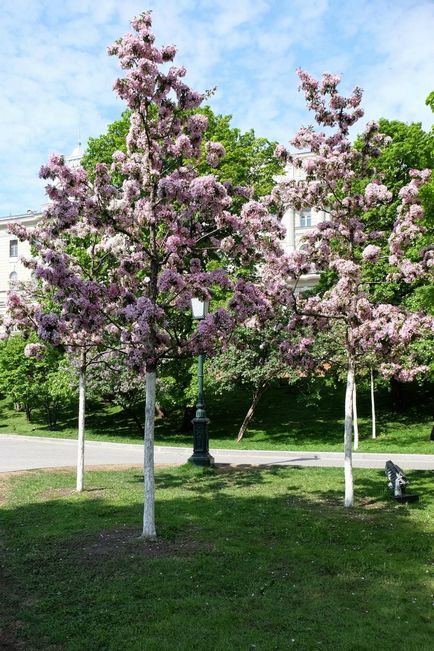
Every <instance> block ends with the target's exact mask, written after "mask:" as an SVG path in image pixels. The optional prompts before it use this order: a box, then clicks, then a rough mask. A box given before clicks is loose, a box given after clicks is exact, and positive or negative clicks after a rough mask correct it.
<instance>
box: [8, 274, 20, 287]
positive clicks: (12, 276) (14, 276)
mask: <svg viewBox="0 0 434 651" xmlns="http://www.w3.org/2000/svg"><path fill="white" fill-rule="evenodd" d="M17 280H18V274H17V272H16V271H12V272H11V273H10V274H9V285H11V286H12V285H15V283H16V282H17Z"/></svg>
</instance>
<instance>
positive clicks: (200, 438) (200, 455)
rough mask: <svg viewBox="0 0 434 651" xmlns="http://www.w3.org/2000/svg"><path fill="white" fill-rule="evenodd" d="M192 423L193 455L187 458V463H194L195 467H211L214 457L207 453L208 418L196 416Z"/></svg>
mask: <svg viewBox="0 0 434 651" xmlns="http://www.w3.org/2000/svg"><path fill="white" fill-rule="evenodd" d="M191 422H192V423H193V438H194V446H193V454H192V455H191V457H190V458H189V460H188V462H189V463H194V465H196V466H213V465H214V457H212V456H211V455H210V453H209V448H208V423H209V422H210V421H209V418H206V416H205V417H203V416H196V418H193V420H192V421H191Z"/></svg>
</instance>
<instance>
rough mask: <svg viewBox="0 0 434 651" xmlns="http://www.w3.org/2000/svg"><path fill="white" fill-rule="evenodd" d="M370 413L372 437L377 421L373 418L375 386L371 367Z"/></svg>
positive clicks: (375, 434)
mask: <svg viewBox="0 0 434 651" xmlns="http://www.w3.org/2000/svg"><path fill="white" fill-rule="evenodd" d="M371 414H372V438H373V439H376V438H377V421H376V418H375V387H374V371H373V370H372V368H371Z"/></svg>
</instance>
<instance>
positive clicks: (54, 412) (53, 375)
mask: <svg viewBox="0 0 434 651" xmlns="http://www.w3.org/2000/svg"><path fill="white" fill-rule="evenodd" d="M63 361H64V359H63V355H62V354H61V353H60V352H59V351H58V350H56V349H55V348H53V347H52V346H48V347H45V346H42V345H41V344H40V343H39V342H38V340H37V338H36V336H35V335H33V336H31V337H29V338H24V337H23V336H22V335H20V334H14V335H12V336H10V337H7V338H5V339H3V340H2V341H0V392H1V393H2V394H3V395H5V396H6V397H8V398H9V399H10V400H11V402H12V403H13V404H14V406H15V408H16V409H19V410H23V411H25V413H26V417H27V420H28V421H29V422H32V415H33V412H34V410H38V411H41V412H42V413H43V414H44V416H45V419H46V422H47V424H48V426H49V428H50V429H54V428H55V427H56V424H57V418H58V415H59V413H60V412H61V410H62V408H63V409H65V408H66V407H67V406H68V405H70V404H71V402H72V399H73V396H74V385H73V382H71V379H70V378H69V377H67V376H66V375H65V373H64V367H63Z"/></svg>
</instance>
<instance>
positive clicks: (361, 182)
mask: <svg viewBox="0 0 434 651" xmlns="http://www.w3.org/2000/svg"><path fill="white" fill-rule="evenodd" d="M298 74H299V78H300V82H301V89H302V90H303V91H304V94H305V98H306V102H307V106H308V108H309V109H310V110H312V111H313V112H314V114H315V119H316V122H317V124H318V125H319V126H320V127H322V128H323V129H324V130H323V131H320V130H315V129H314V128H313V127H302V128H301V129H300V130H299V131H298V133H297V134H296V136H295V137H294V139H293V140H292V141H291V144H292V145H293V146H294V147H295V148H296V149H298V150H304V151H305V152H306V150H307V151H308V152H310V155H304V156H300V155H299V154H297V153H293V154H292V153H289V152H288V151H287V150H286V149H285V148H284V147H282V146H279V147H278V148H277V151H276V154H277V155H278V156H279V157H280V158H281V160H283V161H286V162H290V163H291V164H292V165H294V166H295V167H298V168H301V169H302V170H303V171H304V176H305V180H303V181H300V182H291V181H289V180H288V181H283V182H282V183H280V184H279V185H278V186H277V187H276V188H275V190H274V192H273V196H272V199H273V200H274V201H275V202H281V203H283V204H284V205H285V206H291V207H292V208H295V209H297V210H300V209H303V208H313V209H316V210H320V211H324V212H325V213H326V215H327V217H326V220H325V221H324V222H322V223H320V224H318V226H317V227H315V228H313V229H312V231H311V232H310V233H309V234H308V235H307V236H306V238H305V242H304V246H303V250H299V251H296V252H295V253H294V254H293V255H290V256H284V257H281V258H279V259H276V260H275V261H274V263H273V264H272V265H270V266H269V267H268V269H266V270H265V273H267V274H268V278H269V282H270V283H273V284H274V285H275V291H276V292H279V293H280V295H281V296H282V298H283V299H284V300H285V301H286V302H287V303H288V304H290V305H291V306H292V307H294V309H295V311H296V315H295V316H294V317H293V318H292V319H291V320H290V323H289V325H288V334H289V337H290V333H291V332H292V330H293V329H294V328H295V327H297V326H298V325H299V321H300V320H301V321H303V322H304V323H306V324H309V326H311V327H312V326H314V327H316V328H317V329H319V330H323V329H329V328H330V327H331V324H333V327H334V328H335V329H336V333H337V336H340V337H341V339H340V341H341V344H342V346H343V349H344V351H345V358H346V374H347V385H346V395H345V428H344V453H345V455H344V456H345V461H344V469H345V501H344V503H345V506H351V505H352V504H353V480H352V426H353V422H352V421H353V396H354V381H355V380H354V378H355V372H356V368H357V364H358V362H360V361H361V360H362V359H363V357H364V356H366V355H368V354H370V355H372V354H375V355H376V357H377V358H379V359H381V360H382V364H381V367H380V370H381V371H382V372H383V373H384V374H389V375H395V376H399V377H400V378H401V379H406V380H408V379H411V378H412V377H414V376H415V375H416V374H417V373H418V372H422V371H423V370H424V369H423V368H422V367H420V366H418V365H417V363H415V362H414V360H412V359H411V358H409V357H408V356H407V357H405V356H404V352H405V351H406V350H407V348H408V345H409V344H410V342H411V341H413V340H414V339H415V338H416V337H417V336H419V334H420V333H421V332H422V331H423V329H427V330H432V328H433V319H432V318H431V317H428V316H426V315H423V314H420V313H412V312H408V311H407V310H406V309H405V308H403V307H400V306H397V305H393V304H387V303H383V304H381V303H377V302H375V301H374V300H373V299H372V292H371V286H370V278H371V277H372V274H371V269H372V266H373V265H375V264H377V262H378V260H379V257H380V255H381V247H380V246H378V245H377V241H378V240H381V238H383V236H384V233H383V232H381V231H379V230H375V229H374V230H373V229H372V228H368V227H367V226H366V223H365V221H364V216H365V215H366V214H367V213H369V215H370V221H372V213H373V211H375V209H378V208H379V207H381V206H383V205H384V204H387V203H388V202H389V201H390V200H391V197H392V195H391V193H390V192H389V190H388V188H387V187H386V186H385V185H384V184H383V183H382V176H381V174H380V173H378V172H377V171H376V169H375V165H373V164H372V161H373V160H375V158H376V157H377V156H378V155H379V154H380V152H381V150H382V149H383V148H384V147H385V146H387V141H386V140H385V138H384V137H383V135H382V134H381V133H380V132H379V129H378V126H377V124H375V123H374V122H370V123H369V124H368V125H367V127H366V128H365V130H364V132H363V134H362V136H361V138H360V140H361V146H360V147H359V148H355V147H354V146H352V144H351V142H350V139H349V128H350V127H351V126H352V125H353V124H354V123H355V122H356V121H357V120H358V119H359V118H360V117H362V115H363V111H362V109H361V108H360V102H361V99H362V91H361V90H360V89H359V88H356V89H355V90H354V92H353V94H352V95H351V96H350V97H348V98H346V97H343V96H342V95H341V94H340V93H339V92H338V85H339V82H340V79H339V77H337V76H335V75H331V74H324V75H323V77H322V81H321V82H318V81H317V80H315V79H314V78H313V77H311V76H310V75H308V74H307V73H306V72H304V71H302V70H299V71H298ZM430 175H431V171H430V170H425V171H417V170H412V171H411V173H410V177H411V179H410V181H409V182H408V183H407V185H405V186H404V187H403V188H402V189H401V191H400V193H399V194H400V205H399V207H398V210H397V214H396V218H395V222H394V226H393V230H392V232H391V234H390V237H389V259H388V277H387V278H385V277H384V276H383V279H382V281H384V282H388V281H390V280H392V279H395V280H396V279H397V278H400V279H402V280H404V281H405V282H410V283H411V282H413V281H414V280H415V279H417V278H418V277H420V276H421V275H423V274H424V273H427V272H429V269H430V268H431V269H432V252H429V253H425V256H424V259H423V260H421V261H420V262H412V261H410V259H409V258H408V256H407V251H408V250H409V247H411V246H412V245H414V244H415V242H416V241H417V239H418V238H419V236H420V234H421V232H422V226H421V217H422V214H423V209H422V206H421V202H420V200H419V188H420V187H421V186H422V185H423V184H424V183H426V181H427V180H428V179H429V177H430ZM312 264H314V265H315V267H316V269H317V271H318V272H327V277H328V281H329V282H328V287H327V288H326V290H325V291H323V292H320V293H318V294H317V295H315V296H310V297H308V298H304V297H303V295H302V294H300V293H297V283H298V281H299V279H300V277H301V275H303V274H304V273H307V272H308V271H309V269H310V266H311V265H312ZM338 333H340V335H338ZM288 347H289V350H290V349H291V345H290V341H289V344H288ZM404 360H405V361H404Z"/></svg>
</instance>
